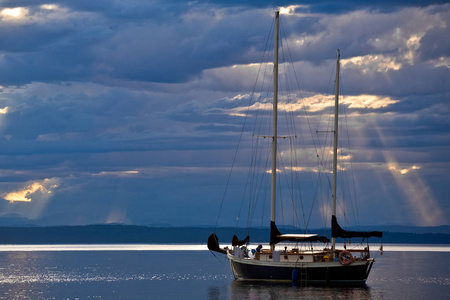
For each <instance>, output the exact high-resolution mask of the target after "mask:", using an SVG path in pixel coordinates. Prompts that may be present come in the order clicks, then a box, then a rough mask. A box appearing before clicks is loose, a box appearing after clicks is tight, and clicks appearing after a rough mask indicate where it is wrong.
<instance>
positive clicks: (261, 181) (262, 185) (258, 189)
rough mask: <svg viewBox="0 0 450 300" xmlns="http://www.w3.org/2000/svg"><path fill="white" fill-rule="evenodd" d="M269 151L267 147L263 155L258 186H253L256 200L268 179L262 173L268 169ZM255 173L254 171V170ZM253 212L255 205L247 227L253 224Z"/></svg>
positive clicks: (269, 148)
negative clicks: (262, 166)
mask: <svg viewBox="0 0 450 300" xmlns="http://www.w3.org/2000/svg"><path fill="white" fill-rule="evenodd" d="M270 150H271V147H267V149H266V155H265V157H266V161H265V165H264V169H263V173H262V174H261V178H260V180H258V181H259V184H258V186H255V190H257V194H256V196H255V198H256V199H259V197H260V194H261V190H262V188H263V187H265V186H266V184H264V182H266V183H267V178H268V176H265V175H266V173H265V172H264V170H267V168H268V166H269V158H270ZM255 171H256V170H255ZM255 181H256V180H255ZM265 191H267V189H265V190H264V192H265ZM255 211H256V205H255V206H254V208H253V211H252V214H251V216H250V218H249V227H250V226H251V224H252V222H253V216H254V214H255Z"/></svg>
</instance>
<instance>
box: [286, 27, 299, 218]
mask: <svg viewBox="0 0 450 300" xmlns="http://www.w3.org/2000/svg"><path fill="white" fill-rule="evenodd" d="M282 33H283V34H284V35H283V36H284V37H285V39H281V41H282V45H283V41H284V40H287V38H286V35H285V33H284V27H283V26H282ZM285 44H287V42H286V43H285ZM281 49H282V51H281V53H282V57H283V61H285V62H288V60H287V59H286V54H285V49H284V47H283V46H282V47H281ZM292 65H293V64H292V61H291V62H290V63H289V62H288V63H287V64H283V68H284V72H283V74H284V75H283V77H284V78H285V80H284V83H285V86H286V90H285V93H286V97H285V98H286V101H285V106H286V109H285V110H284V114H285V121H286V129H287V131H288V134H289V135H292V136H294V137H295V136H296V135H297V132H296V126H295V124H294V113H293V111H294V109H293V105H292V102H293V101H292V94H291V89H290V86H289V78H288V74H289V66H291V67H292V68H293V66H292ZM281 87H282V86H281ZM289 145H290V148H289V151H290V153H292V154H291V155H290V158H291V160H290V165H291V167H293V166H294V165H297V164H295V163H294V156H295V159H296V157H297V156H296V151H295V149H294V147H293V143H292V138H290V139H289ZM281 161H282V158H281ZM295 161H296V162H297V160H295ZM282 164H283V168H284V169H286V166H285V165H284V162H283V161H282ZM294 173H295V171H294V170H293V168H291V171H290V175H291V176H290V179H291V184H290V185H289V180H288V179H287V174H286V173H285V174H284V175H285V178H286V182H287V183H288V187H289V192H290V198H291V202H292V205H293V208H294V209H293V221H294V223H295V224H297V226H299V225H300V223H299V218H298V215H297V208H296V205H295V198H296V197H295V195H294V188H295V182H297V183H298V192H299V193H298V194H299V198H300V200H301V203H302V212H303V214H304V211H303V202H302V198H301V188H300V181H294V175H293V174H294ZM303 220H304V218H303Z"/></svg>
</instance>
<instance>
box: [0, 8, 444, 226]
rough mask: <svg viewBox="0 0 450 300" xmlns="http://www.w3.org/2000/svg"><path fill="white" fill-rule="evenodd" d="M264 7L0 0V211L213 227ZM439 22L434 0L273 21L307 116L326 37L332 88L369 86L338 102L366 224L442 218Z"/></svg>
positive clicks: (261, 36) (259, 43)
mask: <svg viewBox="0 0 450 300" xmlns="http://www.w3.org/2000/svg"><path fill="white" fill-rule="evenodd" d="M358 3H359V2H358ZM271 5H272V2H257V1H253V2H250V4H247V5H242V4H239V3H237V2H236V3H233V2H227V3H226V4H222V3H220V2H218V1H199V2H192V3H190V2H184V1H33V3H32V4H30V3H28V1H4V2H2V3H1V4H0V40H1V41H2V42H1V43H0V86H1V92H0V194H1V197H2V198H3V199H0V200H1V201H0V217H1V215H10V214H17V215H20V216H23V217H25V218H29V219H31V221H32V222H36V223H41V224H52V225H56V224H68V225H75V224H92V223H108V222H123V223H131V224H158V223H164V224H173V225H211V224H214V222H215V218H216V212H217V211H218V207H219V204H220V200H221V197H222V193H223V190H224V188H225V181H226V178H227V174H228V168H229V166H230V164H231V160H232V158H233V154H234V148H235V146H236V143H237V141H238V134H239V131H240V125H242V122H243V119H242V117H240V116H238V115H236V114H232V112H237V111H241V110H242V109H243V108H245V107H246V106H247V105H248V103H249V96H248V95H249V93H250V92H251V90H252V88H253V84H254V76H255V75H256V71H255V67H252V66H253V65H251V64H256V63H259V62H260V60H261V56H262V52H263V50H264V48H265V42H266V38H267V32H268V30H269V26H270V22H271V18H272V14H273V10H274V7H272V6H271ZM288 5H289V3H286V4H283V6H286V7H287V6H288ZM449 20H450V5H449V4H447V3H445V2H441V1H436V2H428V1H427V2H417V1H411V2H408V1H404V2H402V3H401V5H396V6H393V5H390V4H388V2H377V3H375V2H373V3H368V4H364V5H362V4H358V5H355V2H354V1H344V2H342V3H341V4H340V5H336V4H334V5H331V2H326V1H323V2H320V1H319V2H311V3H306V4H305V5H302V6H295V7H292V13H291V14H290V15H286V16H285V18H284V19H283V28H284V29H285V31H284V34H285V35H286V37H287V38H288V39H289V46H290V52H291V53H292V57H293V59H294V64H295V66H296V69H297V72H298V76H299V79H300V82H301V87H302V89H303V94H304V97H306V99H307V100H305V101H311V102H310V109H311V112H310V113H311V115H318V114H319V113H321V112H323V111H325V109H324V108H323V107H322V108H320V105H319V104H318V103H315V102H314V101H316V100H315V99H316V98H314V97H313V96H314V95H318V94H324V93H330V90H329V86H328V85H327V84H328V81H329V74H330V67H331V66H332V64H333V60H334V55H335V51H336V49H337V48H340V49H341V52H342V58H343V61H344V62H345V64H344V65H343V84H344V87H345V90H344V96H345V97H351V96H360V95H369V96H371V95H375V96H377V97H378V98H377V100H376V101H378V102H377V103H380V105H379V106H375V105H374V104H373V103H372V104H370V103H366V104H364V105H366V106H364V105H360V106H356V105H355V104H353V106H352V104H351V103H350V104H346V105H347V109H348V112H349V116H351V121H352V122H353V123H354V125H355V128H354V129H352V136H353V137H355V143H354V144H353V148H354V150H355V154H354V157H355V159H356V161H355V165H356V166H357V168H356V169H355V170H356V172H357V177H358V182H359V188H358V191H357V192H358V196H359V197H360V198H361V204H360V206H359V209H360V214H361V216H360V218H361V219H365V221H364V223H366V224H377V225H383V224H404V225H445V224H448V220H449V217H450V204H449V201H448V193H449V187H448V179H447V177H448V174H449V173H450V161H449V158H448V153H450V124H449V118H448V115H449V113H450V105H449V101H450V96H449V95H450V90H449V89H450V88H449V85H448V82H449V79H450V58H449V56H450V46H449V42H448V41H449V40H450V39H449V38H448V35H449V30H448V26H449V24H448V22H449ZM366 98H367V97H366ZM344 99H345V98H344ZM355 99H356V98H355ZM358 99H359V98H358ZM380 99H386V100H380ZM388 100H390V101H391V102H388ZM383 101H387V102H383ZM374 103H375V102H374ZM383 103H385V104H383ZM314 104H316V106H314ZM313 107H319V109H317V110H315V111H313V110H312V108H313ZM240 109H241V110H240ZM305 143H307V144H308V143H311V141H305ZM245 166H246V163H245V162H244V161H242V162H240V165H239V167H242V168H244V167H245ZM414 166H415V168H413V167H414ZM242 173H244V172H242ZM305 180H306V179H305ZM377 187H379V188H377ZM368 191H370V192H368ZM374 191H376V193H375V192H374ZM237 195H238V192H237V191H233V192H232V194H231V196H236V197H237ZM14 197H15V198H14ZM8 199H9V200H8ZM11 199H12V200H11ZM14 199H15V200H14ZM224 213H225V214H228V215H229V216H233V214H232V212H231V209H230V210H227V209H225V212H224ZM221 219H224V220H226V217H222V218H221ZM313 225H314V224H313ZM316 225H317V224H316ZM318 225H321V223H320V224H318Z"/></svg>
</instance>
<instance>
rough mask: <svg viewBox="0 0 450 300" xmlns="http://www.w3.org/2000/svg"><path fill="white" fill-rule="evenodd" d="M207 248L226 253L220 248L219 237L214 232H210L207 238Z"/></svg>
mask: <svg viewBox="0 0 450 300" xmlns="http://www.w3.org/2000/svg"><path fill="white" fill-rule="evenodd" d="M208 249H209V250H211V251H216V252H219V253H223V254H227V251H226V250H225V249H222V248H220V246H219V238H218V237H217V235H216V234H215V233H213V234H211V235H210V236H209V238H208Z"/></svg>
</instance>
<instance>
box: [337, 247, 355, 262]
mask: <svg viewBox="0 0 450 300" xmlns="http://www.w3.org/2000/svg"><path fill="white" fill-rule="evenodd" d="M338 259H339V262H340V263H341V265H343V266H348V265H350V264H351V263H352V262H353V255H352V253H351V252H350V251H347V250H345V251H342V252H341V253H339V258H338Z"/></svg>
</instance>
